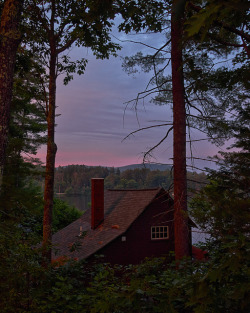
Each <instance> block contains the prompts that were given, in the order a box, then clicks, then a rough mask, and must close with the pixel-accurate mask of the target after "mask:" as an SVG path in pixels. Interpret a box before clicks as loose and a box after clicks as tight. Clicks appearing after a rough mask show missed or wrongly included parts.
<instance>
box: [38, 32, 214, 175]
mask: <svg viewBox="0 0 250 313" xmlns="http://www.w3.org/2000/svg"><path fill="white" fill-rule="evenodd" d="M115 35H116V36H119V39H121V40H124V39H129V40H139V39H140V40H143V41H144V42H145V43H150V45H153V46H159V45H160V44H161V42H162V40H164V38H162V35H161V37H159V35H156V34H152V35H145V34H144V35H141V37H142V38H139V39H138V37H136V38H135V37H133V36H131V35H130V36H129V37H126V38H125V35H121V34H115ZM121 44H122V45H123V48H122V50H121V51H119V52H118V57H116V58H115V57H110V59H109V60H96V59H95V57H94V56H93V55H92V53H91V51H90V50H88V49H86V48H81V49H80V48H74V49H72V50H71V52H70V55H71V56H72V58H73V59H77V58H79V57H84V58H86V59H88V64H87V67H86V71H85V74H84V75H82V76H78V75H77V74H76V75H75V76H74V80H73V81H71V82H70V83H69V84H68V85H67V86H64V85H63V83H62V80H63V78H62V77H59V78H58V81H57V95H56V104H57V110H56V113H57V114H59V116H58V117H57V118H56V123H57V127H56V135H55V141H56V144H57V147H58V149H57V156H56V166H65V165H69V164H85V165H94V166H98V165H101V166H114V167H119V166H124V165H129V164H137V163H142V156H143V152H146V151H147V150H148V149H149V148H151V147H152V146H154V145H155V144H156V143H157V142H159V141H160V140H161V139H162V138H163V137H164V136H165V134H166V132H167V130H168V128H167V127H160V128H153V129H149V130H144V131H141V132H138V133H136V134H134V136H129V138H127V139H126V140H124V138H125V137H126V136H128V135H129V134H130V133H131V132H133V131H135V130H137V129H139V128H141V127H148V126H150V125H154V124H159V121H161V122H163V121H168V120H171V119H172V111H171V109H170V108H169V107H168V106H157V105H155V104H154V103H151V102H150V98H148V100H146V101H144V103H142V102H140V103H139V104H138V106H137V114H136V112H135V110H134V107H133V103H129V104H127V102H128V101H130V100H132V99H134V98H135V97H136V96H137V94H138V92H141V91H143V90H144V89H145V87H146V85H147V83H148V81H149V79H150V77H151V76H152V73H147V74H145V73H143V72H141V73H137V74H135V75H133V76H131V75H128V74H127V73H126V72H125V71H124V70H123V69H122V56H131V55H133V54H135V53H136V52H137V51H146V49H148V48H146V47H145V46H142V45H139V44H135V43H131V42H123V43H121ZM192 136H193V139H197V138H204V135H201V134H197V133H195V132H193V133H192ZM192 150H193V155H194V156H195V157H202V158H206V157H207V156H208V155H210V156H213V155H214V154H215V153H216V152H217V151H218V149H217V148H216V147H214V146H212V145H211V144H209V143H208V142H207V141H201V142H199V143H195V144H194V145H193V147H192ZM189 154H190V153H189V152H188V157H189V156H190V155H189ZM37 156H38V157H39V158H41V160H42V161H44V162H45V157H46V146H43V147H42V148H41V149H40V150H39V151H38V154H37ZM150 161H151V162H153V163H162V164H172V136H169V139H168V140H167V141H165V142H164V143H163V144H162V145H161V146H160V147H159V148H158V149H157V150H156V151H155V152H154V154H153V158H151V160H150ZM194 165H195V166H196V167H198V168H200V167H203V166H207V167H211V166H212V165H213V163H211V162H204V161H196V162H195V164H194ZM190 170H191V169H190Z"/></svg>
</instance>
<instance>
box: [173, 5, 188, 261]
mask: <svg viewBox="0 0 250 313" xmlns="http://www.w3.org/2000/svg"><path fill="white" fill-rule="evenodd" d="M184 7H185V1H183V0H174V1H173V10H172V15H171V42H172V46H171V60H172V86H173V87H172V88H173V119H174V120H173V126H174V221H175V223H174V225H175V226H174V227H175V258H176V260H180V259H182V258H183V257H185V256H190V238H189V228H188V212H187V173H186V109H185V98H184V78H183V63H182V36H183V17H184Z"/></svg>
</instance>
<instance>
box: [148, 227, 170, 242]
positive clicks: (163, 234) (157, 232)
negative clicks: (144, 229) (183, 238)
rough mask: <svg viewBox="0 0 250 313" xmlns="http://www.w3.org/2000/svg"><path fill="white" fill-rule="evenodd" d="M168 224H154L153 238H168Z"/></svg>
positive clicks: (152, 229) (152, 228)
mask: <svg viewBox="0 0 250 313" xmlns="http://www.w3.org/2000/svg"><path fill="white" fill-rule="evenodd" d="M168 237H169V234H168V226H152V227H151V239H152V240H159V239H168Z"/></svg>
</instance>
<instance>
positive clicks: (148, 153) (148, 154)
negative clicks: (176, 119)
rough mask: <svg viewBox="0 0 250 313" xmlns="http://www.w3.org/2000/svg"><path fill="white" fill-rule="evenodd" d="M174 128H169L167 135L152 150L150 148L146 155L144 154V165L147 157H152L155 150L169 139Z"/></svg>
mask: <svg viewBox="0 0 250 313" xmlns="http://www.w3.org/2000/svg"><path fill="white" fill-rule="evenodd" d="M173 128H174V127H173V126H172V127H170V128H169V130H168V131H167V134H166V135H165V136H164V137H163V138H162V139H161V140H160V141H159V142H158V143H157V144H156V145H154V146H153V147H152V148H150V149H149V150H148V151H147V152H146V153H144V156H143V163H144V162H145V160H146V157H147V156H150V153H151V152H152V151H153V150H155V149H156V148H157V147H159V146H160V145H161V144H162V143H163V142H164V141H165V140H166V139H167V137H168V135H169V133H170V132H171V130H173Z"/></svg>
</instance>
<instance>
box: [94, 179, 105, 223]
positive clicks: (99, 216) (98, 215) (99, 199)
mask: <svg viewBox="0 0 250 313" xmlns="http://www.w3.org/2000/svg"><path fill="white" fill-rule="evenodd" d="M103 220H104V179H103V178H92V179H91V228H92V229H95V228H97V227H98V226H99V225H100V224H101V223H102V222H103Z"/></svg>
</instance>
